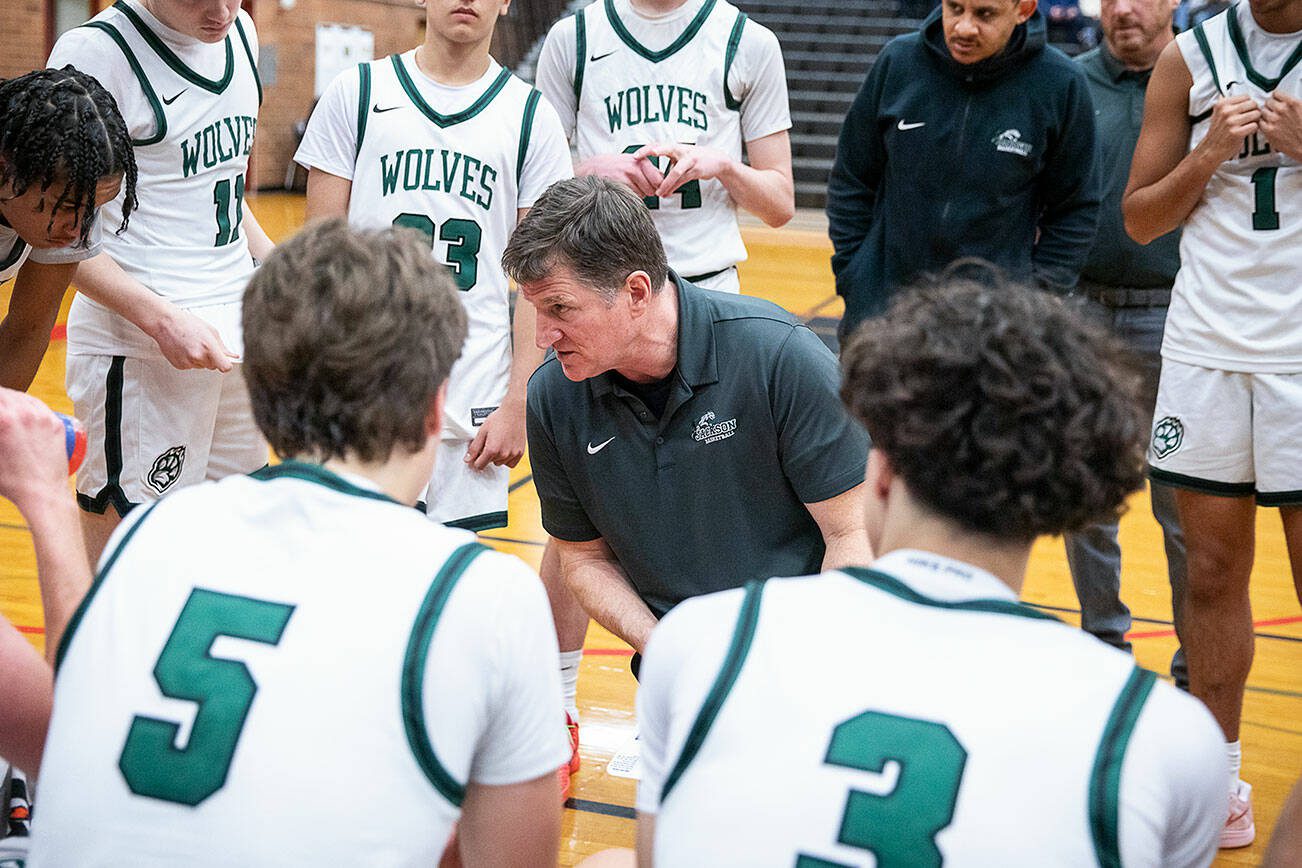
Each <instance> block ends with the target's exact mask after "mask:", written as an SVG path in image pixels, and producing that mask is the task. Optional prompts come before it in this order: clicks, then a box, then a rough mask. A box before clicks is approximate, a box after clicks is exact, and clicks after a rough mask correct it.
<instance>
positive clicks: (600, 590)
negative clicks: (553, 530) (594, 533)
mask: <svg viewBox="0 0 1302 868" xmlns="http://www.w3.org/2000/svg"><path fill="white" fill-rule="evenodd" d="M553 541H554V542H555V545H556V551H557V553H558V554H559V555H560V558H561V574H562V575H564V576H565V584H566V585H568V586H569V589H570V591H571V592H572V593H573V594H574V596H575V597H576V598H578V601H579V604H580V605H581V606H583V609H584V611H586V612H587V613H588V615H589V616H590V617H591V618H592V619H593V620H594V621H596V622H597V623H598V624H600V625H601V626H603V627H605V628H606V629H607V630H609V631H610V632H612V633H614V634H615V635H616V636H618V637H619V638H621V639H623V640H624V641H625V642H627V643H628V644H629V645H630V646H632V648H633V650H634V651H637V652H639V653H640V652H641V651H642V650H643V649H645V648H646V643H647V640H648V639H650V638H651V631H652V630H654V629H655V626H656V616H655V615H653V614H652V613H651V610H650V609H649V608H647V604H646V603H644V602H642V598H641V597H639V596H638V595H637V591H635V590H633V584H632V582H630V581H629V580H628V574H627V573H625V572H624V568H623V567H622V566H620V563H619V560H618V559H617V558H616V557H615V553H614V552H612V551H611V550H610V546H608V545H606V541H605V540H604V539H601V538H600V537H598V538H597V539H594V540H588V541H586V542H569V541H567V540H562V539H556V538H555V537H553Z"/></svg>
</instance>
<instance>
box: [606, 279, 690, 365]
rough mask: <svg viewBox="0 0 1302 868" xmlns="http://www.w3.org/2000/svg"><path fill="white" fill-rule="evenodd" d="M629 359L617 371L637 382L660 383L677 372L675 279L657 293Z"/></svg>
mask: <svg viewBox="0 0 1302 868" xmlns="http://www.w3.org/2000/svg"><path fill="white" fill-rule="evenodd" d="M625 359H627V362H626V363H625V364H622V365H619V366H617V367H616V368H615V370H616V371H617V372H618V373H619V375H620V376H622V377H625V378H627V379H629V380H632V381H633V382H634V383H655V382H659V381H660V380H663V379H664V378H665V377H667V376H669V375H670V374H672V373H673V371H674V366H675V365H677V364H678V288H677V287H676V286H675V285H674V282H673V281H672V280H670V281H666V282H665V286H664V288H663V289H661V290H660V292H659V293H658V294H657V295H656V296H655V299H654V301H653V302H652V306H651V309H650V310H648V311H647V313H646V315H645V325H644V326H643V327H642V331H641V334H640V335H639V336H638V337H637V339H635V340H634V341H633V342H632V343H630V344H629V346H628V352H627V353H625Z"/></svg>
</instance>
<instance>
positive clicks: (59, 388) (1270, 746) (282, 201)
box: [0, 194, 1302, 865]
mask: <svg viewBox="0 0 1302 868" xmlns="http://www.w3.org/2000/svg"><path fill="white" fill-rule="evenodd" d="M251 207H252V209H253V210H254V211H255V213H257V215H258V217H259V219H260V220H261V222H262V225H263V226H264V227H265V228H266V229H267V231H268V233H270V235H271V236H272V237H273V238H276V239H280V238H284V237H286V236H288V235H289V234H292V233H293V232H294V231H295V230H296V229H297V228H298V227H299V226H300V225H301V224H302V219H303V216H302V215H303V200H302V197H301V196H292V195H284V194H264V195H262V196H259V197H257V198H256V199H251ZM811 223H812V225H813V226H814V227H816V225H817V224H816V221H811ZM745 235H746V243H747V246H748V248H749V250H750V259H749V260H748V261H747V262H746V263H744V264H743V265H742V267H741V282H742V286H743V287H744V288H745V290H746V291H747V292H749V293H752V294H756V295H760V296H763V297H765V298H769V299H771V300H773V301H776V302H777V303H779V304H781V305H783V306H784V307H786V308H788V309H789V310H791V311H792V312H793V313H796V314H797V315H799V316H801V317H803V318H805V319H806V320H809V321H811V322H812V324H813V325H814V327H815V328H816V330H820V331H827V330H830V329H833V328H834V323H835V319H836V317H837V316H838V315H839V314H840V310H841V305H840V301H839V299H837V298H836V297H835V295H834V293H833V291H832V275H831V271H830V269H829V267H828V255H829V254H830V246H829V244H828V242H827V240H826V237H825V236H824V235H823V234H822V233H821V232H819V231H817V229H816V228H805V229H801V228H787V229H783V230H770V229H767V228H763V227H755V226H749V227H747V229H746V231H745ZM9 290H10V287H9V286H8V285H5V286H3V287H0V305H3V307H4V308H7V307H8V298H9ZM60 321H61V322H62V319H61V320H60ZM56 334H57V332H56ZM63 376H64V344H63V342H62V341H61V340H56V341H54V342H52V343H51V346H50V352H49V354H48V355H47V356H46V359H45V362H44V364H43V365H42V367H41V371H40V374H39V375H38V377H37V380H36V382H35V383H34V384H33V386H32V390H31V391H32V393H33V394H35V395H36V396H38V397H40V398H42V399H43V400H45V401H46V402H47V403H48V404H49V405H50V406H51V407H53V408H54V409H56V410H61V411H63V412H68V413H70V412H72V407H71V402H70V401H69V400H68V398H67V396H66V394H65V393H64V389H63ZM510 514H511V524H510V526H509V527H507V528H505V529H502V530H499V531H493V532H491V533H489V534H487V535H486V539H487V540H488V541H489V542H490V543H491V544H492V545H494V546H496V547H497V548H500V549H502V550H503V551H507V552H510V553H512V554H515V555H518V556H519V557H521V558H523V559H524V560H525V561H527V562H528V563H530V564H531V565H533V566H534V567H535V568H536V567H537V565H538V561H539V558H540V556H541V553H542V543H543V539H544V536H545V535H544V533H543V531H542V526H541V523H540V520H539V510H538V500H537V495H536V494H535V492H534V488H533V485H532V483H531V476H530V472H529V466H528V462H527V460H526V461H524V462H521V464H520V466H519V467H517V468H515V470H514V471H513V472H512V474H511V499H510ZM1257 530H1258V536H1257V539H1258V543H1257V558H1256V567H1255V570H1254V572H1253V577H1252V602H1253V613H1254V618H1255V621H1256V625H1257V643H1256V647H1257V654H1256V660H1255V663H1254V665H1253V669H1252V675H1251V677H1250V678H1249V681H1248V691H1247V697H1246V700H1245V704H1244V712H1243V734H1242V738H1243V757H1244V760H1243V763H1244V771H1243V776H1244V778H1245V779H1246V780H1248V781H1249V782H1250V783H1251V784H1252V785H1253V792H1254V809H1255V811H1256V820H1257V843H1256V844H1254V845H1253V846H1252V847H1250V848H1247V849H1244V850H1238V851H1225V852H1223V853H1222V854H1221V856H1220V857H1219V858H1218V860H1217V863H1216V864H1218V865H1255V864H1258V863H1259V862H1260V861H1261V857H1262V855H1263V853H1264V852H1265V844H1266V841H1267V840H1268V838H1269V835H1270V831H1271V829H1272V828H1273V827H1274V823H1275V818H1276V816H1277V815H1278V813H1279V809H1280V807H1281V805H1282V803H1283V801H1284V798H1285V796H1286V795H1287V793H1288V791H1289V789H1290V788H1291V786H1292V785H1293V782H1294V781H1296V780H1297V779H1298V777H1299V775H1302V613H1300V612H1299V609H1298V603H1297V600H1296V598H1295V596H1294V592H1293V587H1292V582H1291V579H1290V577H1289V568H1288V558H1287V554H1286V552H1285V549H1284V539H1283V534H1282V532H1281V530H1280V525H1279V519H1278V515H1277V513H1276V511H1275V510H1268V509H1263V510H1261V511H1260V512H1259V514H1258V520H1257ZM1121 544H1122V551H1123V572H1122V576H1123V588H1122V596H1123V598H1124V599H1125V601H1126V603H1127V604H1128V605H1129V606H1130V608H1131V611H1132V612H1133V614H1134V617H1135V624H1134V628H1133V632H1132V633H1131V635H1130V638H1131V639H1132V641H1133V643H1134V648H1135V656H1136V657H1137V658H1138V660H1139V662H1140V664H1141V665H1143V666H1146V667H1149V668H1151V669H1153V670H1155V671H1157V672H1158V673H1159V674H1163V675H1165V673H1166V672H1167V667H1168V664H1169V662H1170V659H1171V654H1172V652H1173V651H1174V649H1175V638H1174V632H1173V630H1172V627H1171V603H1170V594H1169V591H1168V588H1167V582H1166V573H1165V570H1166V565H1165V557H1164V555H1163V552H1162V541H1161V532H1160V530H1159V529H1158V526H1157V524H1156V522H1154V521H1153V518H1152V515H1151V514H1150V513H1149V510H1148V498H1147V495H1146V494H1145V493H1142V492H1141V493H1140V494H1137V495H1136V496H1135V497H1134V499H1133V501H1132V503H1131V508H1130V511H1129V512H1128V513H1127V514H1126V516H1125V517H1124V518H1123V519H1122V523H1121ZM1024 598H1025V600H1026V601H1027V602H1030V603H1032V604H1034V605H1037V606H1040V607H1043V608H1045V609H1047V610H1048V611H1051V612H1053V613H1054V614H1056V615H1058V616H1059V617H1061V618H1063V619H1064V620H1067V621H1071V622H1076V621H1077V620H1078V617H1077V602H1076V598H1075V594H1074V593H1073V591H1072V586H1071V580H1070V577H1069V575H1068V572H1067V563H1066V559H1065V557H1064V556H1063V550H1062V543H1061V541H1060V540H1057V539H1050V540H1042V541H1041V542H1040V543H1039V544H1038V545H1037V546H1036V548H1035V552H1034V554H1033V556H1032V559H1031V569H1030V577H1029V579H1028V580H1027V583H1026V588H1025V592H1024ZM0 613H3V614H4V615H5V617H7V618H8V619H9V620H10V621H12V622H13V623H14V624H15V625H17V626H18V628H19V629H20V630H21V631H22V632H23V633H25V634H26V635H27V636H28V637H29V638H30V639H31V641H32V643H33V644H34V645H36V646H37V647H38V648H39V647H42V646H43V644H44V636H43V631H42V628H41V609H40V599H39V595H38V590H37V584H36V564H35V557H34V554H33V551H32V545H31V538H30V535H29V533H28V531H27V528H26V526H25V524H24V523H23V520H22V517H21V516H20V515H19V514H18V512H17V510H15V509H14V508H13V506H12V504H10V503H9V502H8V501H3V500H0ZM586 650H587V653H586V654H585V655H584V659H583V667H582V672H581V676H580V679H579V706H580V710H581V714H582V722H583V725H582V731H581V732H582V738H583V746H582V754H583V767H582V769H581V770H580V771H579V773H578V775H577V776H576V778H575V784H574V790H573V793H572V795H573V798H572V799H571V801H570V802H569V809H568V810H566V812H565V825H564V830H563V837H562V840H561V852H560V862H561V864H562V865H572V864H574V863H575V862H577V861H579V860H580V859H582V858H583V857H585V856H587V855H589V854H591V853H593V852H595V851H597V850H600V849H603V848H606V847H611V846H631V845H632V842H633V832H634V823H633V819H632V817H633V809H632V807H631V806H632V805H633V802H634V794H635V786H636V785H635V783H634V782H633V781H632V780H630V779H627V778H622V777H616V776H613V775H611V774H608V773H607V771H606V763H607V762H608V761H609V760H610V759H611V757H612V755H613V754H614V753H615V752H616V751H617V750H618V749H619V748H620V747H621V745H623V744H624V743H625V742H626V741H627V740H628V739H630V738H631V737H632V735H633V732H634V720H633V697H634V692H635V688H636V685H635V682H634V681H633V678H632V676H631V675H630V674H629V672H628V657H629V650H628V648H627V647H626V646H624V645H623V643H622V642H620V641H619V640H618V639H616V638H614V637H613V636H611V635H610V634H609V633H607V632H606V631H604V630H602V629H601V628H599V627H596V626H595V625H594V626H593V627H592V629H590V630H589V632H588V640H587V646H586ZM1064 677H1068V676H1067V675H1066V674H1065V673H1064ZM38 822H39V820H38Z"/></svg>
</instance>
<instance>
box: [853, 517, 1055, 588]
mask: <svg viewBox="0 0 1302 868" xmlns="http://www.w3.org/2000/svg"><path fill="white" fill-rule="evenodd" d="M898 549H917V550H919V551H924V552H931V553H932V554H937V555H942V556H944V557H947V558H952V559H953V560H956V561H962V562H963V563H965V564H970V565H972V566H974V567H977V568H979V569H982V570H985V571H986V572H987V573H990V574H991V575H992V576H994V577H995V578H997V579H999V581H1001V582H1003V583H1004V584H1005V585H1007V586H1008V587H1009V588H1011V589H1012V591H1013V593H1014V594H1017V595H1018V596H1019V597H1020V596H1021V594H1022V585H1023V584H1024V583H1025V581H1026V564H1027V561H1029V560H1030V557H1031V547H1030V545H1027V544H1023V543H1010V542H1008V541H1006V540H997V539H994V538H993V537H989V536H985V535H983V534H974V533H970V532H967V531H964V530H962V529H961V528H959V527H957V526H956V525H955V524H954V523H953V522H950V521H948V520H946V519H943V518H940V517H938V516H936V515H927V514H925V513H924V512H918V511H915V512H913V514H911V515H899V514H896V515H888V516H887V518H886V525H885V527H884V528H883V529H882V536H881V539H880V540H879V541H878V546H877V550H876V554H877V556H878V557H881V556H882V555H884V554H886V553H887V552H892V551H896V550H898Z"/></svg>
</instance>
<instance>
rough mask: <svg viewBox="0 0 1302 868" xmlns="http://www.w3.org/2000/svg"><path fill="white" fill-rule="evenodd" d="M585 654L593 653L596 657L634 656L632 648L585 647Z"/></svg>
mask: <svg viewBox="0 0 1302 868" xmlns="http://www.w3.org/2000/svg"><path fill="white" fill-rule="evenodd" d="M583 653H584V654H591V655H593V656H595V657H632V656H633V649H632V648H584V649H583Z"/></svg>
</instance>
